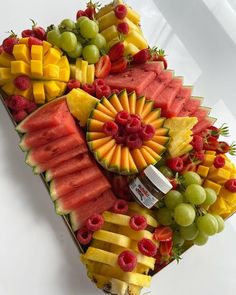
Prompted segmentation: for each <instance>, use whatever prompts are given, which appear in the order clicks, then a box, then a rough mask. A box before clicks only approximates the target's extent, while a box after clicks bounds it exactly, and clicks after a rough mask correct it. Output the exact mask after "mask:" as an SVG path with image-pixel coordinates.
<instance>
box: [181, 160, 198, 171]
mask: <svg viewBox="0 0 236 295" xmlns="http://www.w3.org/2000/svg"><path fill="white" fill-rule="evenodd" d="M196 169H197V166H196V164H195V163H194V162H191V163H188V164H185V165H184V169H183V170H182V171H181V174H184V173H185V172H188V171H194V172H195V171H196Z"/></svg>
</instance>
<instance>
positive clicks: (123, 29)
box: [117, 22, 129, 35]
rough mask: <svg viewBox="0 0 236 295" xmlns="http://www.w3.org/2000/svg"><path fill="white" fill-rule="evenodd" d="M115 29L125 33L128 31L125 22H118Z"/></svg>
mask: <svg viewBox="0 0 236 295" xmlns="http://www.w3.org/2000/svg"><path fill="white" fill-rule="evenodd" d="M117 30H118V32H120V33H122V34H124V35H127V34H128V33H129V25H128V24H127V23H126V22H121V23H118V25H117Z"/></svg>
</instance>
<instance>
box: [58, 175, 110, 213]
mask: <svg viewBox="0 0 236 295" xmlns="http://www.w3.org/2000/svg"><path fill="white" fill-rule="evenodd" d="M110 187H111V186H110V184H109V182H108V181H107V179H106V178H105V176H103V175H102V176H101V177H99V178H97V179H95V180H94V181H93V182H90V183H88V184H86V185H83V186H80V187H79V188H77V189H76V190H74V191H73V192H71V193H69V194H67V195H64V196H63V197H62V198H60V199H58V200H56V202H55V208H56V212H57V214H59V215H64V214H68V213H70V212H72V211H74V210H77V209H79V208H80V207H81V206H82V205H83V204H85V203H87V202H89V201H91V200H94V199H96V198H98V197H99V196H100V195H101V194H102V193H104V192H105V191H107V190H108V189H109V188H110Z"/></svg>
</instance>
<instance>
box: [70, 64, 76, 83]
mask: <svg viewBox="0 0 236 295" xmlns="http://www.w3.org/2000/svg"><path fill="white" fill-rule="evenodd" d="M75 69H76V66H75V65H74V64H70V78H71V79H75Z"/></svg>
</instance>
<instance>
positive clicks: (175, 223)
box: [156, 171, 224, 246]
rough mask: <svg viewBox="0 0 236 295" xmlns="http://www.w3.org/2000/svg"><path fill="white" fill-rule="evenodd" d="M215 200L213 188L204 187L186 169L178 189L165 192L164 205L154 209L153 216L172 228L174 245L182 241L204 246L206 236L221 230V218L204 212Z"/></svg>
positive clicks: (199, 180) (196, 175) (193, 174)
mask: <svg viewBox="0 0 236 295" xmlns="http://www.w3.org/2000/svg"><path fill="white" fill-rule="evenodd" d="M216 199H217V196H216V193H215V191H214V190H212V189H210V188H203V187H202V186H201V177H200V176H199V175H198V174H197V173H195V172H192V171H188V172H186V173H184V174H183V178H182V186H181V187H180V189H178V190H171V191H169V192H168V193H167V194H166V196H165V198H164V203H163V207H161V208H159V209H157V211H156V217H157V220H158V222H159V223H160V224H162V225H165V226H171V227H172V228H173V230H174V237H173V241H174V243H175V244H176V245H178V246H182V245H183V244H184V242H185V241H192V242H193V243H194V244H195V245H199V246H200V245H204V244H205V243H206V242H207V241H208V237H209V236H212V235H214V234H216V233H219V232H221V231H222V230H223V229H224V220H223V219H222V217H220V216H219V215H215V214H210V213H208V212H207V209H208V208H209V206H210V205H212V204H213V203H214V202H215V201H216Z"/></svg>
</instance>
